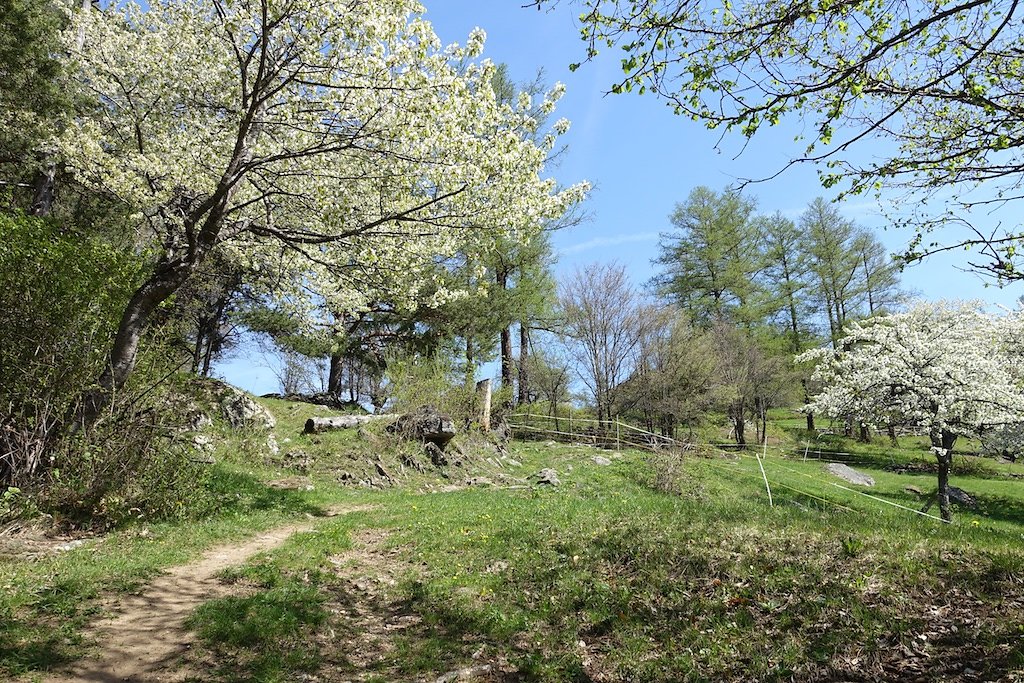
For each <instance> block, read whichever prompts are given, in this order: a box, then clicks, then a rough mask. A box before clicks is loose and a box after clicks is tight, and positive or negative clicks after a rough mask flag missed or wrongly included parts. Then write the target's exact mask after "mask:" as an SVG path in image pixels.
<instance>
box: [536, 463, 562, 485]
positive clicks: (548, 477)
mask: <svg viewBox="0 0 1024 683" xmlns="http://www.w3.org/2000/svg"><path fill="white" fill-rule="evenodd" d="M533 480H534V481H535V482H536V483H537V484H538V485H541V486H558V485H560V484H561V483H562V482H561V480H560V479H559V478H558V472H556V471H554V470H553V469H551V468H550V467H546V468H544V469H542V470H541V471H540V472H538V473H537V474H535V475H533Z"/></svg>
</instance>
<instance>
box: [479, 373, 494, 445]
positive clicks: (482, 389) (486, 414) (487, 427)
mask: <svg viewBox="0 0 1024 683" xmlns="http://www.w3.org/2000/svg"><path fill="white" fill-rule="evenodd" d="M476 395H477V396H478V397H479V398H480V427H481V428H482V429H483V430H484V431H485V432H489V431H491V380H489V379H484V380H480V381H479V382H477V383H476Z"/></svg>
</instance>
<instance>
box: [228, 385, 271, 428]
mask: <svg viewBox="0 0 1024 683" xmlns="http://www.w3.org/2000/svg"><path fill="white" fill-rule="evenodd" d="M220 409H221V414H222V415H224V419H225V420H227V421H228V424H230V425H231V426H232V427H233V428H234V429H245V428H256V429H273V428H274V426H275V425H276V424H277V420H275V419H274V416H273V415H271V414H270V411H269V410H267V409H266V408H264V407H263V406H261V405H260V404H259V403H257V402H256V401H254V400H253V399H252V398H251V397H250V396H249V395H248V394H246V393H245V392H244V391H242V390H240V389H236V388H235V387H233V386H230V385H227V384H224V385H223V390H222V392H221V396H220Z"/></svg>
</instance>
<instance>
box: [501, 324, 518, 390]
mask: <svg viewBox="0 0 1024 683" xmlns="http://www.w3.org/2000/svg"><path fill="white" fill-rule="evenodd" d="M512 364H513V360H512V327H511V326H510V325H506V326H505V327H503V328H502V330H501V388H502V389H505V388H507V389H508V390H509V392H511V391H512V383H513V382H514V381H515V380H514V379H513V374H514V373H513V370H512Z"/></svg>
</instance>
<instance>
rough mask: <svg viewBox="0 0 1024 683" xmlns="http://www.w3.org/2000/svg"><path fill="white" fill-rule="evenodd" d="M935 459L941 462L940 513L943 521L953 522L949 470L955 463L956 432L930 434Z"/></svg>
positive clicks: (947, 431)
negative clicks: (950, 504)
mask: <svg viewBox="0 0 1024 683" xmlns="http://www.w3.org/2000/svg"><path fill="white" fill-rule="evenodd" d="M929 436H930V438H931V442H932V448H933V449H934V453H935V459H936V461H938V464H939V490H938V492H937V496H938V499H939V514H940V515H941V516H942V521H944V522H952V521H953V512H952V510H951V509H950V506H949V471H950V469H951V467H952V465H953V445H954V444H955V443H956V434H954V433H952V432H950V431H949V430H947V429H943V430H942V431H933V432H932V433H931V434H930V435H929Z"/></svg>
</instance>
